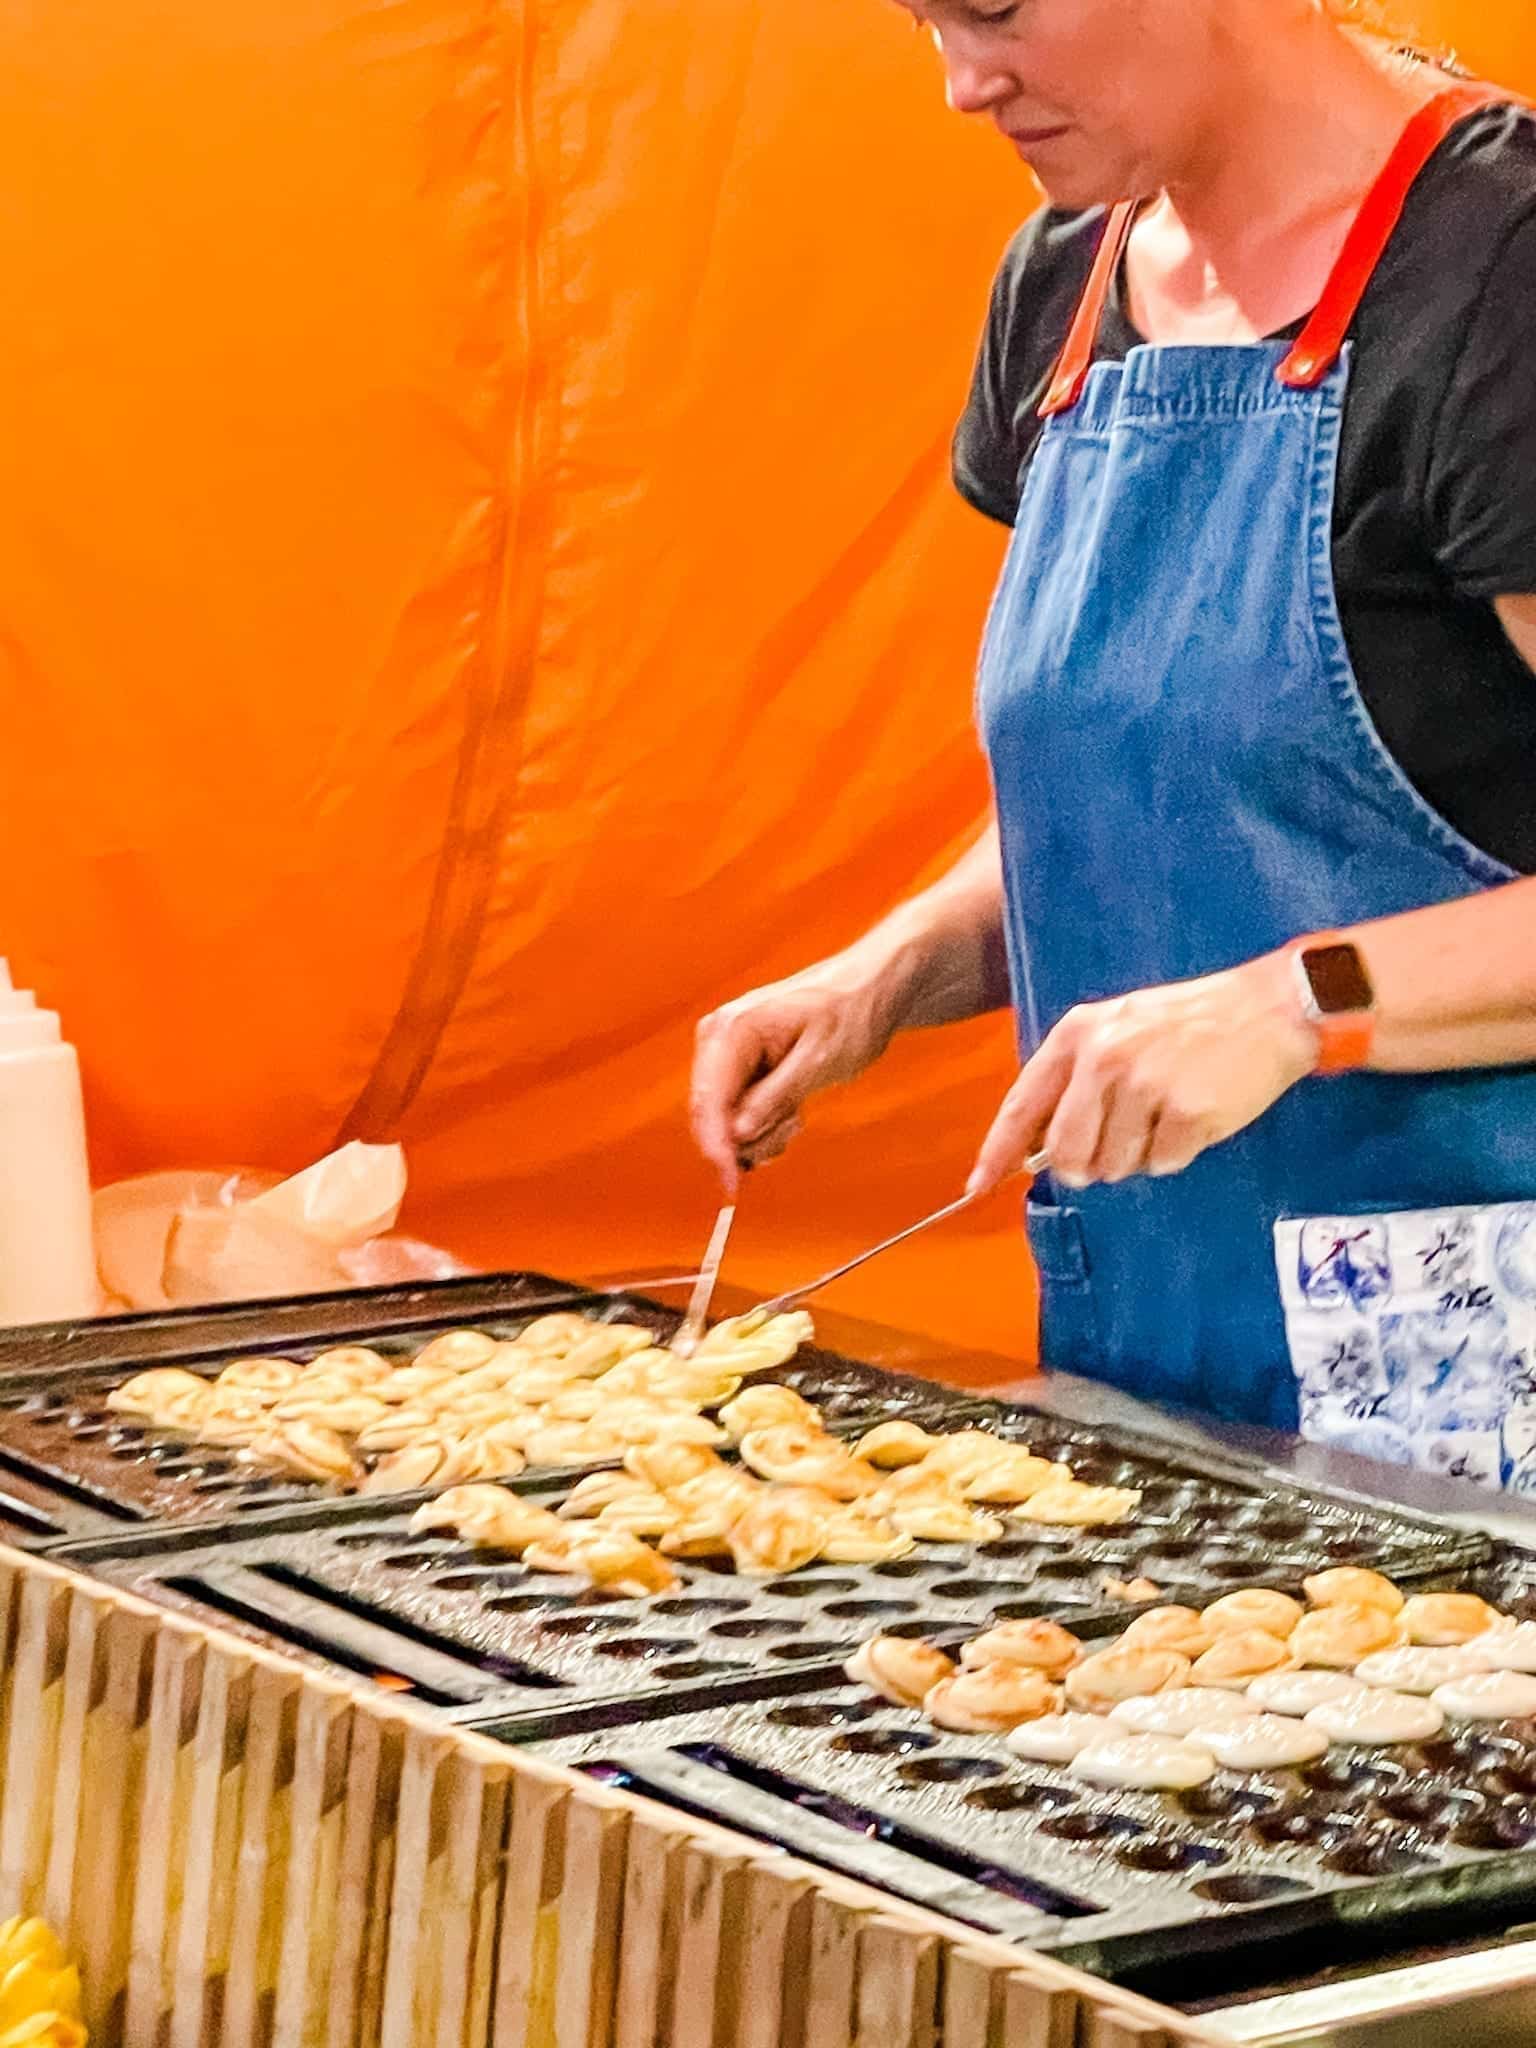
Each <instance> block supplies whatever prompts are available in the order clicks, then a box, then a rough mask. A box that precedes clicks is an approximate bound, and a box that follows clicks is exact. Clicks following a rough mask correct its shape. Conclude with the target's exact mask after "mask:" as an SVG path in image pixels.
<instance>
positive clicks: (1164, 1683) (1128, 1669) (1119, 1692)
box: [1065, 1643, 1192, 1714]
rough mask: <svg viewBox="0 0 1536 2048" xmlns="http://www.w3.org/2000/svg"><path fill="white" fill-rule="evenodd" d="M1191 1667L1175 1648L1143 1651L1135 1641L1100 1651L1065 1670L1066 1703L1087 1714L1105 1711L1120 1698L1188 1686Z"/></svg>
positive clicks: (1142, 1695) (1118, 1701) (1130, 1698)
mask: <svg viewBox="0 0 1536 2048" xmlns="http://www.w3.org/2000/svg"><path fill="white" fill-rule="evenodd" d="M1191 1668H1192V1667H1191V1664H1190V1660H1189V1658H1188V1657H1181V1656H1180V1655H1179V1653H1178V1651H1177V1650H1146V1649H1142V1648H1141V1647H1140V1646H1139V1645H1137V1644H1135V1643H1126V1644H1123V1645H1121V1646H1118V1647H1116V1648H1114V1649H1110V1650H1100V1651H1099V1652H1098V1653H1097V1654H1096V1655H1095V1656H1092V1657H1085V1658H1084V1659H1083V1661H1082V1663H1081V1664H1077V1665H1074V1666H1073V1668H1072V1669H1071V1670H1070V1671H1069V1672H1068V1673H1067V1676H1066V1687H1065V1689H1066V1696H1067V1705H1068V1706H1069V1707H1078V1708H1080V1709H1081V1710H1082V1711H1083V1712H1084V1713H1088V1714H1107V1713H1108V1712H1109V1710H1110V1708H1111V1707H1117V1706H1118V1705H1119V1704H1120V1702H1121V1701H1122V1700H1135V1699H1142V1698H1146V1697H1149V1696H1150V1695H1151V1694H1152V1693H1157V1692H1172V1691H1173V1690H1174V1689H1175V1687H1177V1686H1181V1685H1187V1684H1188V1683H1189V1674H1190V1670H1191Z"/></svg>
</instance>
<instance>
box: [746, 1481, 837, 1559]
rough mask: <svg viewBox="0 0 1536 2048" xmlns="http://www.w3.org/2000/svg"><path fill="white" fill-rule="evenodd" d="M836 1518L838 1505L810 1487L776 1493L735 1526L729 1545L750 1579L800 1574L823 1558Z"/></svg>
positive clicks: (755, 1503) (764, 1496)
mask: <svg viewBox="0 0 1536 2048" xmlns="http://www.w3.org/2000/svg"><path fill="white" fill-rule="evenodd" d="M836 1515H837V1503H836V1502H835V1501H831V1500H828V1498H827V1497H826V1495H825V1494H822V1493H818V1492H815V1491H813V1490H812V1489H811V1488H810V1487H805V1486H781V1487H775V1488H773V1489H772V1490H771V1491H767V1492H764V1493H762V1494H760V1495H759V1496H758V1497H757V1498H756V1499H755V1500H754V1501H753V1502H752V1503H751V1505H750V1506H749V1507H748V1508H747V1509H746V1511H745V1513H744V1514H742V1515H740V1516H739V1517H738V1518H737V1520H736V1521H735V1522H734V1523H733V1524H732V1525H731V1527H730V1529H729V1530H728V1531H727V1533H726V1539H725V1540H726V1545H727V1548H728V1549H729V1551H730V1554H731V1556H732V1557H733V1558H734V1559H735V1563H736V1569H737V1571H739V1572H742V1573H744V1574H746V1575H747V1576H749V1577H756V1578H762V1577H768V1576H770V1575H775V1574H777V1573H780V1572H794V1571H798V1570H799V1569H800V1567H801V1566H802V1565H806V1564H809V1563H810V1562H811V1560H812V1558H814V1557H817V1556H819V1555H820V1553H821V1547H822V1545H823V1543H825V1541H826V1539H827V1536H828V1534H829V1533H830V1531H831V1529H832V1526H833V1523H834V1520H835V1518H836Z"/></svg>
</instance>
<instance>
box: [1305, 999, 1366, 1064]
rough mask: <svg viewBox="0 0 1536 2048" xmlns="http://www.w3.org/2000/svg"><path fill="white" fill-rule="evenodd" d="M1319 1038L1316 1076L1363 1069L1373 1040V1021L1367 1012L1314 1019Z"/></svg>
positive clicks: (1314, 1026)
mask: <svg viewBox="0 0 1536 2048" xmlns="http://www.w3.org/2000/svg"><path fill="white" fill-rule="evenodd" d="M1311 1022H1312V1025H1313V1028H1314V1029H1315V1030H1316V1032H1317V1037H1318V1057H1317V1065H1316V1066H1315V1067H1314V1068H1313V1072H1314V1073H1317V1074H1348V1073H1352V1072H1353V1071H1354V1070H1355V1069H1356V1068H1357V1067H1363V1066H1364V1065H1365V1063H1366V1062H1367V1060H1369V1058H1370V1056H1371V1047H1372V1045H1373V1044H1374V1043H1375V1040H1376V1019H1375V1018H1374V1017H1373V1016H1372V1015H1371V1013H1370V1011H1369V1010H1364V1011H1361V1010H1357V1011H1355V1012H1354V1013H1353V1014H1352V1015H1350V1016H1348V1017H1314V1018H1313V1019H1312V1020H1311Z"/></svg>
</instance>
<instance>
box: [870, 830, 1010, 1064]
mask: <svg viewBox="0 0 1536 2048" xmlns="http://www.w3.org/2000/svg"><path fill="white" fill-rule="evenodd" d="M840 960H841V961H842V962H843V963H845V964H846V965H847V966H849V967H851V968H852V969H853V970H854V971H855V972H856V973H858V974H860V975H864V976H868V977H870V978H871V979H872V980H874V981H876V982H878V983H879V984H880V985H881V986H882V988H883V989H884V990H885V992H886V1002H887V1004H888V1014H889V1015H890V1016H891V1017H892V1018H893V1019H894V1029H895V1030H897V1031H917V1030H922V1029H925V1028H927V1027H929V1026H931V1025H935V1024H958V1023H962V1022H963V1021H964V1020H965V1019H966V1018H968V1017H980V1016H982V1015H984V1014H985V1013H986V1012H988V1011H990V1010H1000V1009H1003V1008H1005V1007H1006V1006H1007V1004H1008V1001H1009V987H1008V955H1007V946H1006V943H1005V940H1004V923H1003V867H1002V854H1001V851H1000V849H999V845H998V836H997V826H996V825H995V824H993V825H990V826H989V827H988V828H987V830H986V832H985V833H984V834H983V835H982V837H981V838H980V839H979V840H978V841H977V843H976V844H975V845H974V846H973V847H972V848H971V849H970V851H969V852H968V853H966V854H965V855H963V856H962V857H961V859H960V860H958V861H957V862H956V863H955V865H954V866H953V867H952V868H951V869H950V870H949V872H948V874H946V875H943V876H941V877H940V879H939V880H938V881H937V882H935V883H934V884H933V886H932V887H931V888H929V889H925V890H924V891H923V893H922V894H921V895H920V896H914V897H913V898H912V899H911V901H910V902H907V903H903V904H901V905H900V906H899V907H898V908H897V909H896V910H893V911H892V912H891V914H890V916H889V917H887V918H883V919H882V920H881V922H880V923H879V924H878V925H876V926H875V927H874V929H873V930H872V931H870V932H867V933H866V934H865V936H864V937H863V938H862V939H858V940H856V941H855V942H854V944H853V945H852V946H850V947H849V948H848V950H847V952H846V953H844V954H842V955H841V956H840Z"/></svg>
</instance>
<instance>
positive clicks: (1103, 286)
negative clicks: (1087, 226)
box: [1040, 199, 1136, 420]
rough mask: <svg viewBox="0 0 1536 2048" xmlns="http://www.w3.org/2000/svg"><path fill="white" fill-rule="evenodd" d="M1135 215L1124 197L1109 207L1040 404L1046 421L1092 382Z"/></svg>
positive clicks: (1066, 407) (1067, 407) (1067, 408)
mask: <svg viewBox="0 0 1536 2048" xmlns="http://www.w3.org/2000/svg"><path fill="white" fill-rule="evenodd" d="M1135 218H1136V202H1135V201H1134V200H1129V199H1127V200H1122V201H1121V202H1120V204H1119V205H1118V206H1112V207H1111V208H1110V210H1109V218H1108V219H1107V220H1106V222H1105V223H1104V234H1103V237H1102V239H1101V240H1100V242H1099V253H1098V255H1097V256H1095V258H1094V259H1093V269H1092V270H1091V271H1090V273H1089V276H1088V283H1087V286H1086V288H1085V290H1084V292H1083V296H1082V298H1081V300H1080V301H1079V302H1078V308H1077V314H1076V317H1075V318H1074V320H1073V322H1072V326H1071V330H1070V332H1069V333H1068V335H1067V345H1066V347H1065V348H1064V349H1063V350H1062V352H1061V355H1060V358H1059V359H1058V361H1057V364H1056V368H1055V369H1054V370H1053V371H1052V373H1051V381H1050V385H1049V388H1048V389H1047V391H1046V394H1045V398H1044V400H1043V401H1042V403H1041V406H1040V417H1041V419H1043V420H1048V419H1049V418H1050V417H1051V416H1052V414H1053V413H1058V412H1068V411H1070V410H1071V408H1072V407H1073V406H1074V405H1076V403H1077V401H1078V400H1079V399H1080V398H1081V397H1082V395H1083V386H1084V385H1085V384H1086V383H1087V382H1088V372H1089V370H1090V369H1091V368H1092V366H1093V350H1094V344H1095V343H1096V342H1097V340H1098V338H1099V328H1100V326H1101V324H1102V322H1103V319H1104V308H1105V306H1106V304H1107V303H1108V301H1109V288H1110V286H1111V284H1112V283H1113V282H1114V276H1115V271H1116V270H1117V269H1118V267H1119V264H1120V258H1121V256H1122V255H1123V254H1124V252H1125V245H1126V242H1127V241H1128V240H1129V238H1130V233H1131V223H1132V221H1134V220H1135Z"/></svg>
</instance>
